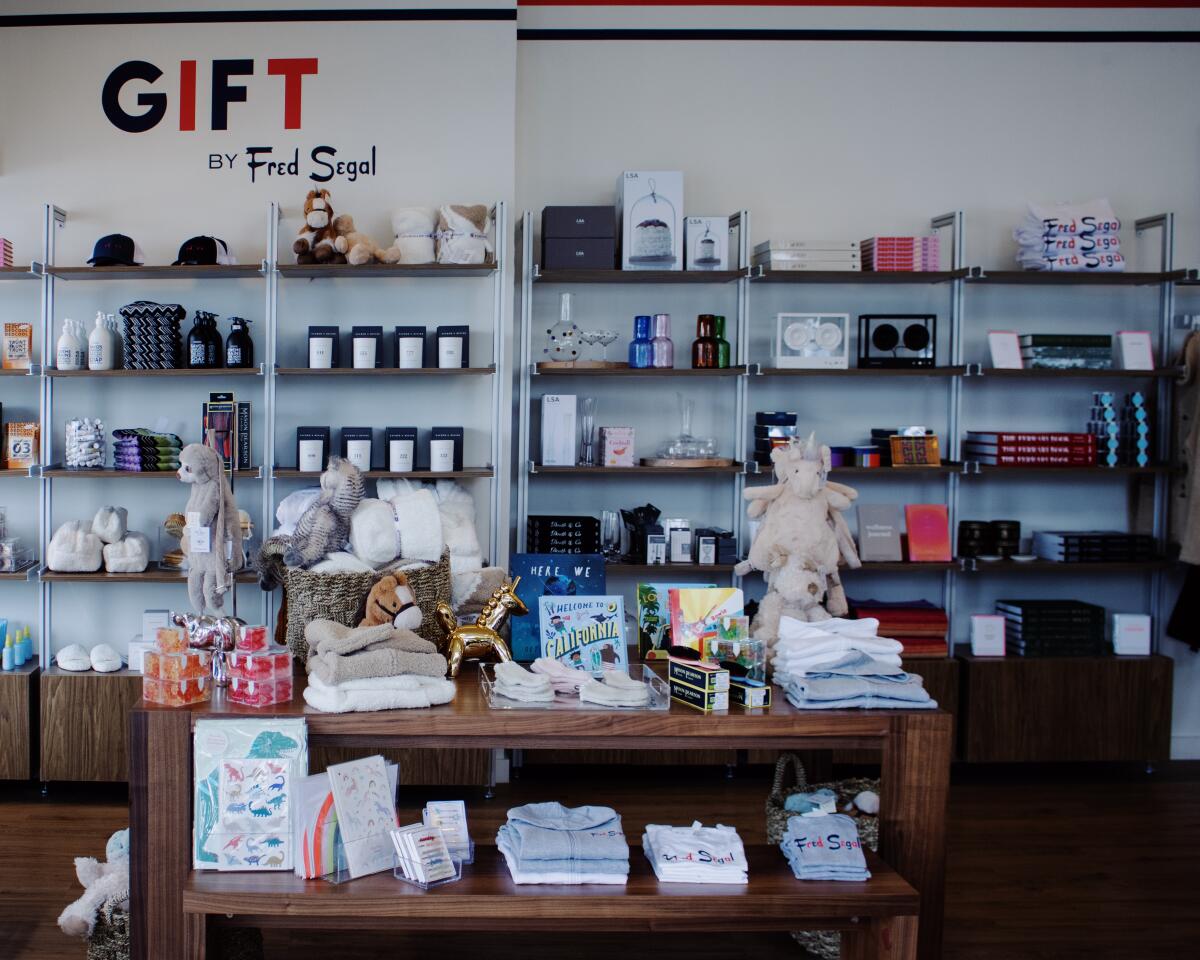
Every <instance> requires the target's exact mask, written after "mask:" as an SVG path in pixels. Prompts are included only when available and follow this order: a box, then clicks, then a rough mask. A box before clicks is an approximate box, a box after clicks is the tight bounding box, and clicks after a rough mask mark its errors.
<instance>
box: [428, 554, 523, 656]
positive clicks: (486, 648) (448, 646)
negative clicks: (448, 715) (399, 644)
mask: <svg viewBox="0 0 1200 960" xmlns="http://www.w3.org/2000/svg"><path fill="white" fill-rule="evenodd" d="M520 582H521V578H520V577H517V578H516V579H515V580H512V581H510V582H509V583H506V584H504V586H502V587H501V588H500V589H499V590H497V591H496V592H495V593H493V594H492V596H491V598H490V599H489V600H488V602H487V603H485V604H484V605H483V610H481V611H480V613H479V616H478V617H476V618H475V622H474V623H464V624H462V625H461V626H460V625H459V623H458V620H457V619H456V618H455V616H454V611H453V610H451V609H450V605H449V604H447V603H445V602H439V603H438V605H437V606H436V607H435V608H434V616H435V617H436V618H437V622H438V625H439V626H440V627H441V628H442V632H443V633H445V636H444V637H443V638H442V642H441V643H440V644H438V649H439V650H440V651H441V652H442V654H443V655H444V656H445V658H446V662H447V663H448V664H449V666H450V676H451V677H457V676H458V668H459V667H461V666H462V662H463V660H464V659H465V658H466V657H470V658H471V659H472V660H478V659H481V658H482V657H486V656H488V655H489V654H495V656H496V659H497V660H500V661H504V660H511V659H512V654H511V653H510V652H509V649H508V644H507V643H505V642H504V641H503V640H501V639H500V634H499V633H497V632H496V631H497V630H499V629H500V627H501V626H502V625H503V623H504V621H505V620H507V619H508V618H509V616H510V615H512V616H515V617H523V616H525V614H527V613H528V612H529V608H528V607H526V606H525V604H524V603H523V602H522V601H521V598H520V597H518V596H517V594H516V590H517V584H518V583H520Z"/></svg>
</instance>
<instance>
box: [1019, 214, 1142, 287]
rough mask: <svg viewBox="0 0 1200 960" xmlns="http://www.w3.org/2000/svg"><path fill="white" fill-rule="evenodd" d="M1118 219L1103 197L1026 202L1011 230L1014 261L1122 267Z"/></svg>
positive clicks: (1072, 268) (1034, 265)
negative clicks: (1025, 210)
mask: <svg viewBox="0 0 1200 960" xmlns="http://www.w3.org/2000/svg"><path fill="white" fill-rule="evenodd" d="M1120 230H1121V221H1120V220H1118V219H1117V215H1116V214H1115V213H1113V208H1112V205H1111V204H1110V203H1109V202H1108V200H1106V199H1100V200H1089V201H1087V202H1086V203H1076V204H1066V203H1056V204H1037V203H1031V204H1029V212H1028V213H1027V214H1026V216H1025V219H1024V220H1023V221H1021V224H1020V225H1019V226H1018V227H1016V229H1014V230H1013V239H1014V240H1016V241H1017V262H1018V263H1020V264H1021V266H1022V267H1023V268H1024V269H1026V270H1054V271H1065V272H1095V273H1116V272H1120V271H1122V270H1124V269H1125V258H1124V257H1123V256H1122V255H1121V252H1120V251H1121V238H1120Z"/></svg>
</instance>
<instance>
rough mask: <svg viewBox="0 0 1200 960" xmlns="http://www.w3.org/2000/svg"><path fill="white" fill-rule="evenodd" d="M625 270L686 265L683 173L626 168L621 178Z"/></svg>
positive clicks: (619, 199) (619, 211)
mask: <svg viewBox="0 0 1200 960" xmlns="http://www.w3.org/2000/svg"><path fill="white" fill-rule="evenodd" d="M617 221H618V223H619V224H620V244H621V269H622V270H682V269H683V173H682V172H680V171H678V170H626V171H624V172H623V173H622V174H621V176H620V177H619V178H618V179H617Z"/></svg>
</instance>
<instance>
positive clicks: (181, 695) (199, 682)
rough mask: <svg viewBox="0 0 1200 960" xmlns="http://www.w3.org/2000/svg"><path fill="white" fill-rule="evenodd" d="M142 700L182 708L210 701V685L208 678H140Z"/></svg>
mask: <svg viewBox="0 0 1200 960" xmlns="http://www.w3.org/2000/svg"><path fill="white" fill-rule="evenodd" d="M142 698H143V699H144V700H147V701H149V702H150V703H161V704H163V705H164V706H168V707H183V706H187V705H188V704H189V703H200V702H201V701H204V700H210V699H212V684H211V683H210V682H209V679H208V677H188V678H186V679H183V680H159V679H156V678H154V677H146V676H143V677H142Z"/></svg>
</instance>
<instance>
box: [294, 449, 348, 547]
mask: <svg viewBox="0 0 1200 960" xmlns="http://www.w3.org/2000/svg"><path fill="white" fill-rule="evenodd" d="M362 498H363V477H362V473H361V472H360V471H359V469H358V467H356V466H355V465H354V464H352V463H351V462H350V461H349V460H344V459H342V458H341V457H330V458H329V465H328V466H327V467H326V468H325V472H324V473H322V474H321V495H320V496H319V497H318V498H317V499H316V501H315V502H314V503H313V504H312V506H310V507H309V508H308V509H307V510H305V511H304V514H303V516H301V517H300V519H299V520H298V521H297V522H296V530H295V532H294V533H293V534H292V536H291V538H290V540H289V543H288V546H287V549H286V550H285V551H284V554H283V562H284V563H286V564H287V565H288V566H289V567H303V568H304V569H308V568H309V567H312V566H313V565H314V564H317V563H319V562H320V561H321V560H323V559H325V557H326V556H328V555H329V554H331V553H336V552H337V551H339V550H341V549H342V548H343V547H345V545H346V542H347V541H348V540H349V538H350V517H351V516H352V515H353V514H354V511H355V509H356V508H357V507H358V505H359V504H360V503H361V502H362Z"/></svg>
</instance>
